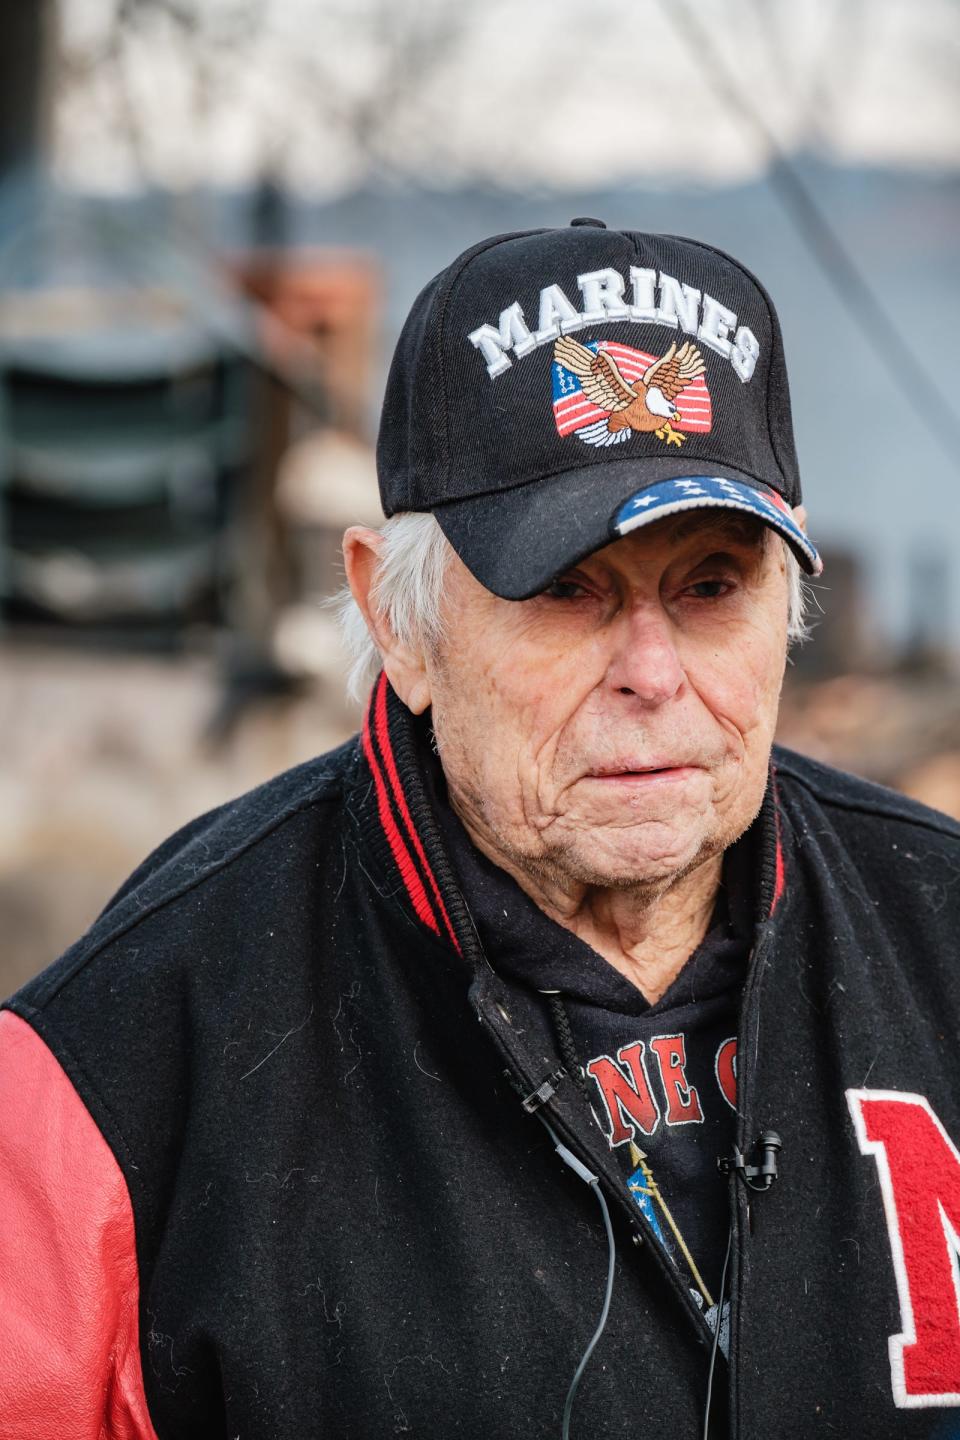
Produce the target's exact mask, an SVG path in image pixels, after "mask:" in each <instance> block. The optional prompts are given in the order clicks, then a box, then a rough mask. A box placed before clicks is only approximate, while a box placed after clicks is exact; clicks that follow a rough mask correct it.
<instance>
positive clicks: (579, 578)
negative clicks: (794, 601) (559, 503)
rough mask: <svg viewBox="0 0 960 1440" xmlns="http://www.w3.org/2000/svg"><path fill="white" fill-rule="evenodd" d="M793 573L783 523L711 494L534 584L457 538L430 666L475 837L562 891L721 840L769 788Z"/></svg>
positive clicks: (701, 853)
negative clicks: (505, 595) (736, 512)
mask: <svg viewBox="0 0 960 1440" xmlns="http://www.w3.org/2000/svg"><path fill="white" fill-rule="evenodd" d="M787 589H788V587H787V576H786V565H785V560H784V554H783V547H782V544H781V543H780V542H779V540H778V539H777V538H776V537H775V536H773V535H772V533H771V532H770V531H768V530H767V529H766V528H765V527H763V526H761V525H760V524H759V523H757V522H753V521H751V520H750V519H749V518H747V517H740V516H720V515H717V514H716V512H714V514H713V515H710V514H706V513H702V512H701V513H696V514H694V515H689V514H688V515H686V516H681V517H676V518H674V519H672V520H665V521H662V522H660V523H659V524H656V525H652V526H650V527H648V528H646V529H644V530H642V531H639V532H636V533H635V534H633V535H629V536H627V537H625V538H624V539H622V540H618V541H616V542H615V543H614V544H612V545H609V546H607V547H606V548H605V549H603V550H599V551H597V552H596V553H595V554H593V555H591V556H589V557H588V558H587V559H586V560H584V561H582V562H581V563H580V564H579V565H578V566H576V567H575V568H574V569H572V570H570V571H569V572H568V573H567V574H565V575H564V576H563V577H562V578H561V579H559V580H558V581H556V582H555V583H554V584H553V585H551V586H550V587H549V589H548V590H547V591H545V592H544V593H543V594H540V595H537V596H535V597H534V598H533V599H531V600H521V601H516V600H513V601H511V600H501V599H500V598H498V597H497V596H495V595H492V594H491V593H490V592H489V591H488V590H485V589H484V588H483V587H482V586H481V585H480V584H479V583H478V582H477V581H476V580H475V579H474V578H473V576H472V575H471V574H470V572H469V571H468V570H467V569H466V567H465V566H464V565H463V564H462V562H461V561H460V560H459V559H457V558H456V557H455V556H451V559H450V568H449V571H448V574H447V585H446V592H445V609H444V620H445V627H446V629H445V638H444V640H443V641H442V643H441V645H440V647H439V649H438V651H437V652H436V653H435V654H433V655H431V656H429V657H428V660H427V674H428V681H429V688H430V699H431V703H432V706H433V725H434V731H435V734H436V738H437V744H438V747H439V750H440V755H441V759H442V762H443V768H444V772H445V775H446V778H447V783H448V786H449V789H450V794H451V798H452V800H453V803H454V806H455V808H456V809H457V810H458V812H459V813H460V815H461V818H462V819H464V821H465V822H466V824H467V827H468V829H469V830H470V831H471V833H472V834H473V838H474V839H475V840H479V841H480V842H481V844H482V848H484V849H485V850H486V851H487V852H488V853H489V854H492V855H493V856H494V858H500V859H502V860H505V861H506V862H508V863H509V864H510V865H511V866H515V867H518V868H520V869H521V870H523V871H524V872H526V873H528V874H529V875H531V876H533V877H535V878H537V879H538V880H540V881H547V882H548V883H551V884H557V885H559V886H561V888H563V889H564V890H569V889H570V888H571V887H572V888H573V889H576V888H577V887H580V886H603V887H617V888H626V887H634V886H640V887H642V888H646V887H650V888H652V889H656V890H659V889H661V888H665V887H667V886H669V884H670V883H671V882H672V881H673V880H675V879H677V878H679V877H680V876H682V875H684V874H687V873H689V872H690V871H691V870H693V869H695V868H696V867H697V866H698V865H699V864H701V863H702V862H703V861H705V860H707V859H708V858H710V857H711V856H714V855H718V854H719V853H720V852H722V851H723V850H724V849H725V848H726V847H727V846H728V845H730V844H732V843H733V841H734V840H735V839H737V837H738V836H739V835H740V834H742V832H743V831H744V830H745V829H746V828H747V826H748V825H749V824H750V822H751V820H752V819H753V817H754V816H755V815H756V813H757V811H758V809H759V807H760V803H761V800H762V797H763V792H764V787H765V784H766V775H767V765H768V760H769V755H770V747H771V744H772V742H773V732H774V726H775V723H776V716H777V704H778V699H779V694H780V686H781V682H782V679H783V670H784V663H785V655H786V627H787Z"/></svg>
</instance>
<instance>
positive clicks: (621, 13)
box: [54, 0, 960, 195]
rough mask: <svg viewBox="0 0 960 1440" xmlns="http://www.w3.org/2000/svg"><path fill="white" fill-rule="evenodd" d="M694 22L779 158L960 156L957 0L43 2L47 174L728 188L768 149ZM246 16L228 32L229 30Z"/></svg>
mask: <svg viewBox="0 0 960 1440" xmlns="http://www.w3.org/2000/svg"><path fill="white" fill-rule="evenodd" d="M688 3H689V8H690V12H691V24H693V23H695V24H697V25H700V26H702V27H704V29H706V30H707V31H708V32H709V34H710V36H711V37H712V44H713V45H715V47H716V49H717V51H718V53H719V56H720V59H721V63H722V65H723V66H724V67H725V68H726V69H727V70H728V72H729V73H730V74H731V75H732V76H734V77H735V82H736V85H737V88H738V89H739V91H740V92H741V93H742V94H743V95H745V96H747V97H749V99H750V101H751V103H752V104H754V105H756V106H757V107H758V108H759V110H760V111H761V113H762V114H763V116H764V117H765V119H766V121H767V123H768V124H769V125H770V127H771V128H772V130H773V131H774V133H775V135H776V136H777V138H778V139H779V141H780V143H781V144H782V145H783V146H785V147H786V148H790V149H792V148H809V149H813V150H815V151H817V152H819V153H821V154H824V155H825V156H826V157H828V158H832V159H836V160H838V161H841V162H854V163H867V164H881V165H896V166H904V167H907V168H911V167H920V168H937V169H940V168H950V169H954V168H958V166H960V111H958V96H960V85H958V79H960V6H958V5H957V3H956V0H674V3H672V4H671V3H670V0H633V3H632V4H624V3H622V0H594V3H587V4H585V3H584V0H523V3H521V0H482V3H481V0H468V3H463V0H269V3H267V0H264V3H263V4H262V6H261V3H260V0H244V3H243V4H241V3H240V0H193V3H192V4H190V3H189V0H188V4H187V5H186V6H185V7H183V8H186V9H187V10H188V12H189V13H190V14H191V15H192V16H193V17H194V28H193V30H192V32H187V31H185V30H184V29H183V28H181V27H178V26H177V24H176V23H175V22H173V21H171V19H170V18H169V16H167V15H165V14H164V13H163V9H162V6H163V0H142V4H141V8H140V11H139V17H140V18H139V19H138V20H137V21H136V22H135V25H134V26H133V27H132V28H130V29H128V30H126V31H124V33H123V36H122V39H121V41H120V43H119V44H116V45H115V46H113V47H112V48H111V45H110V40H111V34H112V31H111V26H112V23H113V21H114V16H115V11H116V5H117V0H60V7H59V8H60V25H61V43H62V50H63V53H64V55H65V57H66V60H67V65H66V66H65V67H64V69H63V70H62V71H61V73H60V76H59V79H58V82H57V84H56V87H55V106H54V139H55V157H56V167H57V171H58V174H59V175H60V177H61V178H62V179H63V180H65V181H67V182H68V183H70V184H75V185H78V186H81V187H84V188H96V189H106V190H116V189H124V188H128V187H131V186H136V185H138V184H139V183H141V182H142V180H144V179H147V180H149V181H151V182H154V183H160V184H164V185H170V186H173V187H185V188H189V187H192V186H194V185H196V184H200V183H208V182H210V181H213V182H215V183H220V184H228V185H236V184H243V183H244V182H246V181H249V180H250V179H251V178H252V177H254V176H255V175H256V174H257V173H259V171H260V170H261V169H262V168H263V166H264V165H265V164H267V163H270V164H271V165H273V166H274V167H276V168H277V169H278V170H279V172H280V173H281V174H282V175H283V176H284V177H285V178H286V179H287V180H288V181H290V182H292V183H293V184H294V185H296V186H297V187H299V188H301V189H302V190H303V191H304V192H307V193H311V194H316V195H330V194H335V193H337V191H340V190H345V189H350V188H353V187H354V186H355V185H357V184H359V183H362V182H363V181H364V180H365V179H368V178H371V177H378V178H384V177H410V178H413V179H415V180H417V181H418V182H420V183H423V182H424V181H426V182H427V183H430V182H433V183H436V184H438V185H446V184H453V185H455V184H457V183H460V182H463V181H467V182H471V181H481V182H486V183H494V184H498V185H503V186H506V187H511V188H518V189H523V188H526V187H530V186H534V187H548V188H550V187H561V188H567V187H569V188H577V187H582V186H602V185H610V184H616V183H624V182H626V183H629V182H630V181H650V180H654V181H657V182H658V183H662V184H663V185H665V186H669V185H671V184H672V183H676V182H677V181H684V182H689V181H690V180H699V181H704V182H707V183H721V184H723V183H735V182H737V181H742V180H745V179H748V178H750V177H751V176H753V175H755V174H757V173H759V172H761V171H762V170H763V169H764V167H765V164H766V160H767V154H766V147H765V146H764V145H763V143H762V142H759V141H758V139H757V138H756V137H755V136H754V135H752V134H750V133H749V131H748V129H747V128H746V127H745V126H744V125H743V123H742V121H741V120H738V119H737V117H736V116H734V115H732V114H731V113H730V110H729V107H727V106H725V105H724V103H723V102H722V100H720V99H719V98H718V96H717V94H716V93H715V91H714V90H713V88H712V87H711V86H710V85H709V83H708V79H707V77H706V76H705V74H704V69H703V66H702V63H701V62H699V61H698V59H697V44H696V42H695V41H693V43H691V34H692V32H691V24H688V23H686V22H685V16H686V7H687V5H688ZM245 13H251V14H253V15H254V17H255V18H254V21H253V23H252V25H250V27H249V28H248V29H246V30H245V29H244V27H243V25H242V24H241V23H240V17H241V16H242V15H243V14H245Z"/></svg>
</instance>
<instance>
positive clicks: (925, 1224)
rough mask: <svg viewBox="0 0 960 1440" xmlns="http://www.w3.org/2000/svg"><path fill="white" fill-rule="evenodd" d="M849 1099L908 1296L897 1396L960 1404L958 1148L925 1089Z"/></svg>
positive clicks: (905, 1401) (851, 1093) (895, 1358)
mask: <svg viewBox="0 0 960 1440" xmlns="http://www.w3.org/2000/svg"><path fill="white" fill-rule="evenodd" d="M847 1104H848V1105H849V1106H850V1113H851V1115H852V1116H853V1123H854V1127H855V1129H856V1132H857V1140H858V1142H859V1145H860V1150H861V1152H862V1153H863V1154H864V1155H871V1156H872V1157H873V1158H874V1160H875V1161H876V1162H877V1171H878V1173H879V1176H880V1188H881V1191H882V1194H883V1208H884V1213H885V1216H886V1221H887V1233H888V1235H889V1238H890V1251H891V1254H892V1256H893V1270H894V1275H895V1276H896V1281H897V1294H898V1297H899V1300H900V1324H901V1326H902V1330H901V1333H900V1334H899V1335H891V1336H890V1339H889V1350H890V1372H891V1378H892V1382H893V1399H894V1403H895V1404H896V1405H897V1406H898V1407H899V1408H900V1409H913V1408H917V1407H920V1406H926V1405H960V1274H958V1270H957V1263H958V1256H960V1233H958V1232H960V1154H958V1153H957V1149H956V1146H955V1145H954V1144H953V1142H952V1140H951V1139H950V1137H949V1135H948V1134H947V1132H946V1131H945V1130H944V1128H943V1126H942V1125H941V1123H940V1121H939V1120H938V1119H937V1117H936V1115H935V1114H934V1113H933V1111H932V1110H931V1108H930V1103H929V1101H928V1100H927V1099H926V1098H925V1097H924V1096H923V1095H909V1094H905V1093H904V1092H902V1091H898V1090H848V1091H847Z"/></svg>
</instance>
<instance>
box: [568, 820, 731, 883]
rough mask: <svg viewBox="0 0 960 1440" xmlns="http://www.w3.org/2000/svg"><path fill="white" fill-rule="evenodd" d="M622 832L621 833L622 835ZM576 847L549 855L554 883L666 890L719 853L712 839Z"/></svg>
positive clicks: (596, 840) (601, 841)
mask: <svg viewBox="0 0 960 1440" xmlns="http://www.w3.org/2000/svg"><path fill="white" fill-rule="evenodd" d="M621 833H622V832H621ZM592 839H593V843H589V844H583V843H580V842H578V843H577V844H575V845H573V846H571V847H569V848H565V849H563V850H561V851H557V852H555V853H554V854H552V855H550V856H549V860H548V863H549V865H550V869H551V870H552V871H553V876H554V879H555V880H560V881H563V880H566V881H572V882H573V883H574V884H578V885H589V886H591V887H592V888H599V889H605V890H644V889H649V890H651V891H658V890H663V889H664V888H665V887H669V886H670V885H672V884H673V883H674V882H675V881H677V880H680V879H682V878H683V877H684V876H685V875H689V874H690V873H691V871H693V870H696V869H697V868H698V866H700V865H702V864H703V863H704V861H706V860H709V859H710V858H711V857H712V856H714V855H715V854H716V853H717V850H718V847H717V846H716V845H714V844H713V843H712V841H711V838H709V837H706V836H703V835H698V836H676V837H671V838H670V839H668V838H667V837H664V839H663V841H662V842H661V843H660V844H657V845H655V846H654V845H649V844H648V845H646V846H640V845H637V844H635V843H634V844H630V845H624V844H622V843H620V844H617V843H612V844H611V843H610V842H609V841H607V842H606V843H605V837H603V836H595V837H592Z"/></svg>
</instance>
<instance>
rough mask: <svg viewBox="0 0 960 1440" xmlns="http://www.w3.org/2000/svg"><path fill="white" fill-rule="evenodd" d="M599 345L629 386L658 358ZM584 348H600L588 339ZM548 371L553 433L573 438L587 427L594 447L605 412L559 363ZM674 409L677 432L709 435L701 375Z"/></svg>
mask: <svg viewBox="0 0 960 1440" xmlns="http://www.w3.org/2000/svg"><path fill="white" fill-rule="evenodd" d="M602 343H603V349H604V350H606V352H607V354H608V355H610V356H611V358H612V359H613V360H614V361H615V362H616V366H617V369H618V370H619V371H620V374H621V375H622V376H623V378H624V380H626V381H627V383H628V384H629V385H632V384H633V383H634V382H635V381H636V380H640V379H642V378H643V375H644V372H645V371H646V370H647V369H648V368H649V367H650V366H651V365H652V364H653V363H654V361H656V360H659V359H661V358H662V357H661V356H659V355H649V354H647V352H646V351H644V350H635V349H634V348H633V347H632V346H631V345H620V344H618V343H616V342H615V341H613V340H605V341H603V342H602ZM585 348H586V349H587V350H593V351H594V352H596V351H597V350H599V349H600V348H601V342H600V341H599V340H590V341H588V342H587V344H586V347H585ZM552 370H553V417H554V420H555V421H556V425H557V433H558V434H560V435H573V434H575V433H576V432H577V431H578V430H584V429H585V428H587V427H590V429H591V433H592V435H593V437H594V438H593V441H592V443H594V444H596V443H597V439H598V437H599V435H600V432H601V431H602V430H603V429H605V428H606V423H607V416H608V414H609V412H608V411H606V410H604V409H602V408H601V406H599V405H594V404H593V402H592V401H591V400H588V399H587V397H586V396H585V395H584V393H583V389H582V388H581V385H580V381H579V380H578V379H577V377H576V375H574V374H573V373H572V372H571V371H570V370H567V369H566V367H565V366H563V365H561V364H560V362H559V360H554V362H553V366H552ZM676 406H677V409H678V410H679V412H680V419H679V420H678V421H677V422H676V425H675V428H676V429H677V430H684V431H688V432H689V433H691V434H698V435H706V434H707V433H708V432H709V430H710V428H711V426H712V424H713V409H712V406H711V402H710V391H709V390H708V389H707V386H706V383H705V381H704V379H703V377H702V376H700V378H699V379H697V380H692V381H691V382H690V384H689V385H688V386H687V387H686V389H685V390H681V392H680V394H679V395H678V396H677V399H676ZM629 433H630V432H629V431H627V430H619V431H617V432H616V433H615V434H612V435H610V436H609V441H610V443H611V444H616V443H617V442H618V441H620V440H625V439H626V438H627V437H628V435H629Z"/></svg>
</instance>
